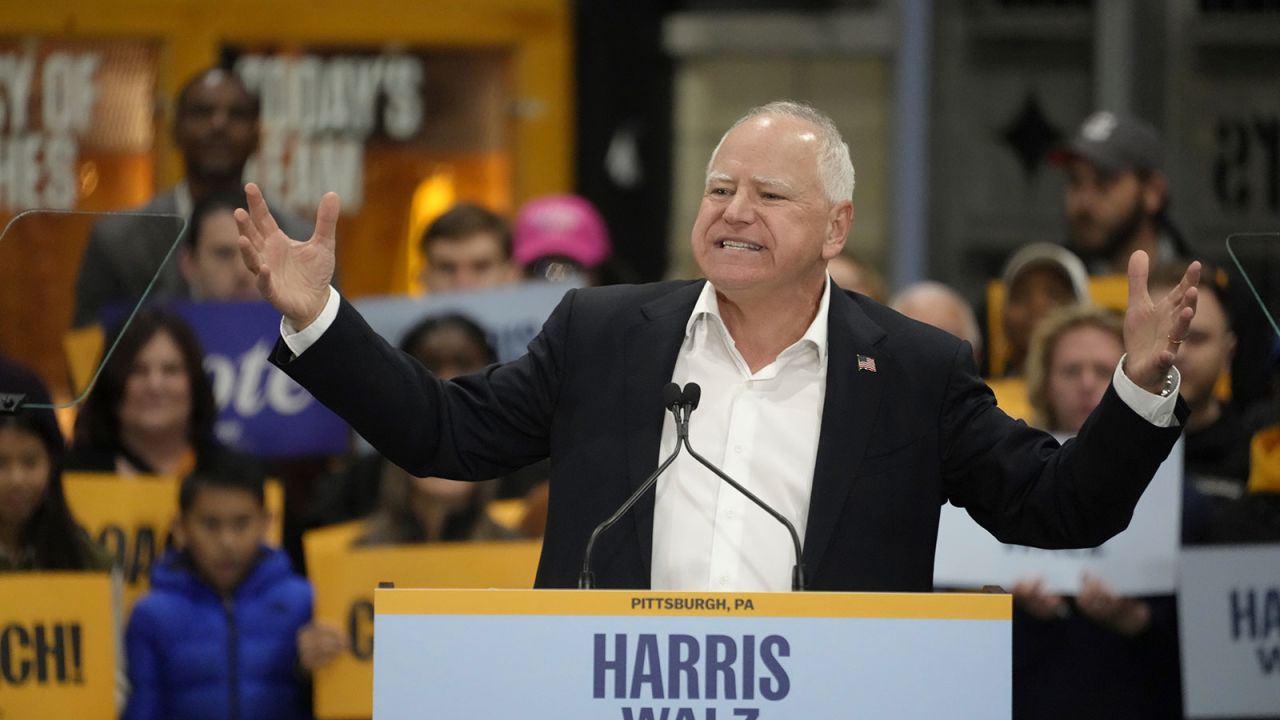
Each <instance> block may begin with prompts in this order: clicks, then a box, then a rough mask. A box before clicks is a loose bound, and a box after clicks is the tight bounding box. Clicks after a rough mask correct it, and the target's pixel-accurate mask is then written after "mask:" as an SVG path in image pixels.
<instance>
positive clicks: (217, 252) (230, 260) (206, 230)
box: [178, 188, 262, 301]
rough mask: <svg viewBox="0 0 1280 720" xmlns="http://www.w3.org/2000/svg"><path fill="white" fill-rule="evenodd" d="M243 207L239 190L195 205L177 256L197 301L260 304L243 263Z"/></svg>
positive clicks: (252, 281)
mask: <svg viewBox="0 0 1280 720" xmlns="http://www.w3.org/2000/svg"><path fill="white" fill-rule="evenodd" d="M243 205H244V192H243V191H241V190H240V189H239V188H236V189H234V190H225V191H219V192H216V193H214V194H212V195H209V196H208V197H205V198H202V199H201V200H199V201H198V202H196V206H195V209H194V210H192V211H191V220H190V222H189V224H188V225H187V233H186V237H185V242H184V243H183V244H182V250H181V254H180V255H179V256H178V266H179V268H180V270H181V272H182V277H183V279H184V280H186V282H187V285H188V286H189V287H190V288H191V299H192V300H197V301H226V300H261V299H262V295H261V294H259V293H258V286H257V284H256V283H255V281H254V277H253V273H251V272H249V270H248V268H246V267H245V266H244V262H243V261H241V260H240V247H239V244H238V243H239V238H240V232H239V231H238V230H237V229H236V219H235V215H233V214H232V213H233V212H234V211H235V209H236V208H238V207H242V206H243Z"/></svg>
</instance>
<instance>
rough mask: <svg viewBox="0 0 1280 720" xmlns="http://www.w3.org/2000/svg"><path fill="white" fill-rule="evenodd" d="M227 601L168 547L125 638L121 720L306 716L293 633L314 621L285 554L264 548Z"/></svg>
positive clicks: (306, 593) (307, 590) (306, 592)
mask: <svg viewBox="0 0 1280 720" xmlns="http://www.w3.org/2000/svg"><path fill="white" fill-rule="evenodd" d="M261 552H262V555H261V557H260V559H259V561H258V564H257V565H255V566H254V568H253V569H252V570H250V571H249V575H248V576H247V577H246V578H245V580H244V581H243V582H242V583H240V586H239V587H237V588H236V590H235V592H234V593H232V596H231V597H230V598H226V599H225V600H224V598H222V597H221V596H219V595H218V593H216V592H215V591H214V590H213V588H211V587H209V586H208V585H207V584H205V583H204V582H203V581H202V580H200V579H199V578H198V577H197V576H196V574H195V572H194V570H192V568H191V563H190V560H189V558H187V557H186V556H185V555H183V554H179V553H174V552H170V553H168V554H166V555H165V557H164V558H163V559H162V560H161V562H160V563H159V564H158V565H156V566H155V567H154V568H153V569H152V571H151V592H149V593H147V594H146V595H145V596H144V597H143V598H142V599H141V600H139V601H138V604H137V605H136V606H134V608H133V615H132V617H130V619H129V629H128V631H127V632H126V634H125V647H126V650H127V653H128V662H129V664H128V668H129V682H130V684H131V685H132V692H131V694H130V696H129V703H128V705H127V707H126V708H125V712H124V718H125V720H152V719H153V718H154V719H155V720H168V719H170V718H182V719H183V720H205V719H206V718H207V719H209V720H213V719H214V718H217V720H227V719H228V718H230V719H232V720H254V719H255V718H263V719H264V720H265V719H267V718H270V719H271V720H289V719H292V718H305V717H307V715H306V709H305V708H306V704H305V698H304V697H303V695H302V688H301V687H300V685H299V683H298V675H297V667H298V650H297V640H296V635H297V632H298V629H299V628H301V627H302V626H303V625H305V624H306V623H307V622H308V621H309V620H310V619H311V586H310V585H309V584H308V583H307V581H306V580H304V579H302V578H301V577H299V576H297V575H295V574H294V572H293V570H292V568H291V567H290V565H289V559H288V556H286V555H285V554H284V553H283V552H281V551H279V550H271V549H268V548H265V547H264V548H262V551H261Z"/></svg>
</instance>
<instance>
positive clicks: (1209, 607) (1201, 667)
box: [1178, 544, 1280, 718]
mask: <svg viewBox="0 0 1280 720" xmlns="http://www.w3.org/2000/svg"><path fill="white" fill-rule="evenodd" d="M1181 572H1182V583H1181V587H1180V588H1179V590H1178V634H1179V637H1180V639H1181V642H1182V695H1183V704H1184V707H1185V708H1186V714H1187V717H1189V718H1199V717H1206V718H1208V717H1239V718H1245V717H1250V718H1262V717H1275V716H1276V715H1277V714H1280V544H1276V545H1254V546H1223V547H1197V548H1187V549H1186V550H1183V552H1182V562H1181Z"/></svg>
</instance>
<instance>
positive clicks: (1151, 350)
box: [1124, 250, 1200, 395]
mask: <svg viewBox="0 0 1280 720" xmlns="http://www.w3.org/2000/svg"><path fill="white" fill-rule="evenodd" d="M1149 264H1150V259H1149V258H1148V257H1147V254H1146V253H1145V252H1143V251H1142V250H1137V251H1135V252H1134V253H1133V255H1130V256H1129V307H1128V309H1126V310H1125V314H1124V350H1125V353H1126V357H1125V361H1124V374H1125V375H1127V376H1128V377H1129V379H1130V380H1132V381H1133V382H1134V383H1136V384H1137V385H1138V386H1139V387H1141V388H1142V389H1144V390H1146V391H1147V392H1149V393H1152V394H1156V395H1158V394H1160V392H1161V391H1162V390H1163V389H1164V383H1165V378H1166V377H1167V376H1168V375H1169V370H1170V369H1171V368H1172V367H1173V359H1174V357H1176V356H1177V354H1178V346H1179V345H1181V344H1182V341H1183V340H1184V339H1186V337H1187V330H1188V328H1190V326H1191V318H1193V317H1195V314H1196V297H1197V293H1198V292H1199V291H1198V290H1197V289H1196V286H1197V285H1198V284H1199V283H1200V263H1198V262H1193V263H1191V264H1190V265H1188V266H1187V271H1186V272H1185V273H1183V274H1182V281H1181V282H1179V283H1178V285H1177V287H1175V288H1174V289H1172V290H1170V291H1169V294H1167V295H1165V296H1164V297H1163V298H1161V299H1160V300H1159V302H1152V300H1151V296H1150V295H1149V294H1148V293H1147V275H1148V273H1149Z"/></svg>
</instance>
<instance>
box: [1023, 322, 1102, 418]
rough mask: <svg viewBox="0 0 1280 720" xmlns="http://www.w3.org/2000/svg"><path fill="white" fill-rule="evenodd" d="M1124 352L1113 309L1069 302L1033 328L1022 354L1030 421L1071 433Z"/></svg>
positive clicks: (1098, 397)
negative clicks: (1025, 360)
mask: <svg viewBox="0 0 1280 720" xmlns="http://www.w3.org/2000/svg"><path fill="white" fill-rule="evenodd" d="M1123 354H1124V325H1123V324H1122V322H1121V320H1120V318H1119V317H1118V316H1116V314H1115V313H1113V312H1111V311H1109V310H1105V309H1103V308H1098V307H1092V306H1088V305H1071V306H1068V307H1066V308H1063V309H1061V310H1058V311H1056V312H1054V313H1053V314H1051V315H1049V316H1048V317H1046V318H1045V319H1044V320H1043V321H1041V323H1040V324H1039V325H1038V326H1037V327H1036V330H1035V332H1034V333H1033V334H1032V337H1031V345H1030V349H1029V351H1028V353H1027V394H1028V395H1029V399H1030V401H1031V408H1032V411H1033V418H1034V419H1033V423H1032V424H1034V425H1035V426H1036V427H1039V428H1042V429H1044V430H1047V431H1049V432H1052V433H1060V434H1067V435H1075V434H1076V433H1078V432H1080V426H1081V425H1083V424H1084V421H1085V419H1086V418H1088V417H1089V413H1090V412H1092V411H1093V409H1094V408H1095V407H1097V406H1098V403H1099V402H1101V401H1102V396H1103V394H1105V393H1106V391H1107V386H1109V385H1110V384H1111V376H1112V375H1113V374H1114V373H1115V369H1116V363H1118V362H1119V361H1120V356H1121V355H1123Z"/></svg>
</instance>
